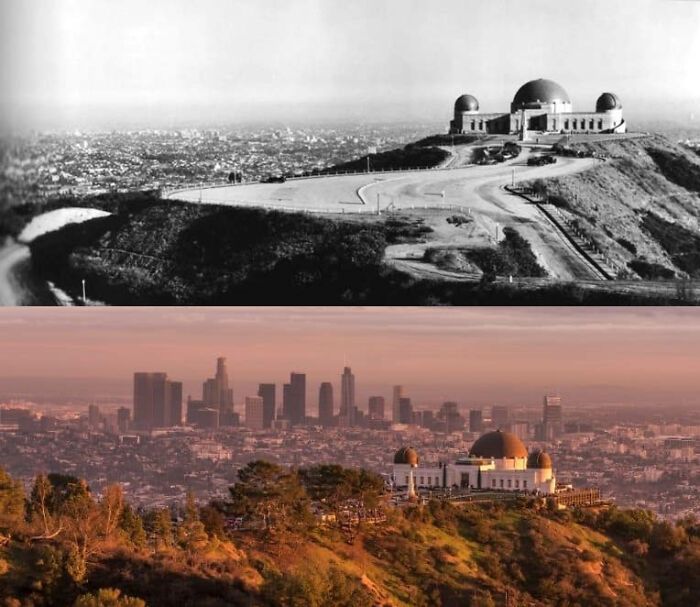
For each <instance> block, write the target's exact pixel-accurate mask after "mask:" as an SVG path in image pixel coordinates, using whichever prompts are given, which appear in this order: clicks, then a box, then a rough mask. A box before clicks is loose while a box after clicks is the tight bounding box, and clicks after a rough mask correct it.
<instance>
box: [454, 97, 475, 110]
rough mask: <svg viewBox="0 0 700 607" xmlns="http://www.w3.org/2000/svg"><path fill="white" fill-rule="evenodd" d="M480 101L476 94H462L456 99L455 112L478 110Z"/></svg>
mask: <svg viewBox="0 0 700 607" xmlns="http://www.w3.org/2000/svg"><path fill="white" fill-rule="evenodd" d="M478 111H479V102H478V101H477V99H476V97H474V95H462V96H461V97H458V98H457V101H455V112H478Z"/></svg>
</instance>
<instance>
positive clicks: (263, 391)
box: [258, 384, 277, 428]
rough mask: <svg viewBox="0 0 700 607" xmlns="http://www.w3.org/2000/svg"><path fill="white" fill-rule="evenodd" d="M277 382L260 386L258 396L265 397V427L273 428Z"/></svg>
mask: <svg viewBox="0 0 700 607" xmlns="http://www.w3.org/2000/svg"><path fill="white" fill-rule="evenodd" d="M275 392H276V386H275V384H260V385H259V386H258V396H260V397H262V399H263V428H272V422H273V421H274V419H275V407H276V406H277V405H276V402H275Z"/></svg>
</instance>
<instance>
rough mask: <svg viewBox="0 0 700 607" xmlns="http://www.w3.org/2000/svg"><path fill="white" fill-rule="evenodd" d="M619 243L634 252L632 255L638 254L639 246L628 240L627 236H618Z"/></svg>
mask: <svg viewBox="0 0 700 607" xmlns="http://www.w3.org/2000/svg"><path fill="white" fill-rule="evenodd" d="M617 243H618V244H619V245H620V246H621V247H623V248H625V249H627V250H628V251H629V252H630V253H632V255H636V254H637V247H636V246H635V245H634V243H632V242H630V241H629V240H627V239H626V238H618V239H617Z"/></svg>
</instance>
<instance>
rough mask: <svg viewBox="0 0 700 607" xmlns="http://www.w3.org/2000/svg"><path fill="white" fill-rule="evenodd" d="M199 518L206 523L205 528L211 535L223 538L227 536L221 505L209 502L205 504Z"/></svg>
mask: <svg viewBox="0 0 700 607" xmlns="http://www.w3.org/2000/svg"><path fill="white" fill-rule="evenodd" d="M199 518H200V520H201V521H202V524H203V525H204V530H205V531H206V533H207V534H208V535H209V536H211V537H218V538H219V539H222V538H224V537H225V536H226V529H225V523H226V520H225V519H224V516H223V514H221V510H220V506H217V505H215V504H209V505H208V506H204V507H202V508H201V509H200V511H199Z"/></svg>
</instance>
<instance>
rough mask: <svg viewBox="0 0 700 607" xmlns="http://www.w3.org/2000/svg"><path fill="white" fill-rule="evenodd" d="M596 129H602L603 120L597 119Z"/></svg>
mask: <svg viewBox="0 0 700 607" xmlns="http://www.w3.org/2000/svg"><path fill="white" fill-rule="evenodd" d="M598 130H599V131H602V130H603V121H602V120H598Z"/></svg>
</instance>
